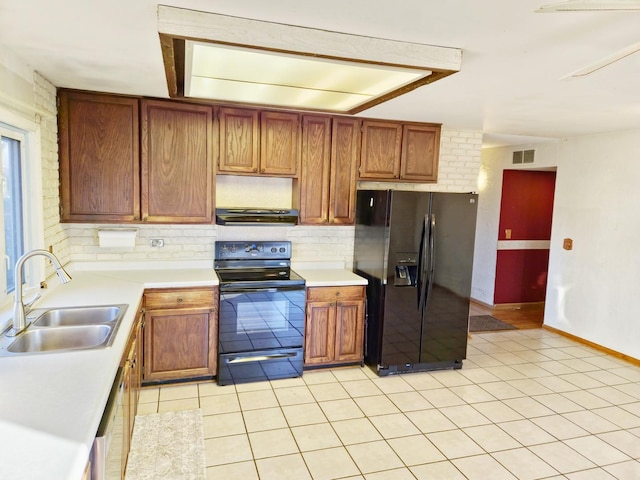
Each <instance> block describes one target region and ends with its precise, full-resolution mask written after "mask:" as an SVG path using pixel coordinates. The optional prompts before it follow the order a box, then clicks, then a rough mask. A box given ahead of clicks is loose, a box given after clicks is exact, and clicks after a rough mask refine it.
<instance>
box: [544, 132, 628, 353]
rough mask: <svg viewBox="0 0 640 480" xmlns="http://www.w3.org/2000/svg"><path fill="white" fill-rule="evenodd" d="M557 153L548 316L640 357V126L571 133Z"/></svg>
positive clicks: (568, 329)
mask: <svg viewBox="0 0 640 480" xmlns="http://www.w3.org/2000/svg"><path fill="white" fill-rule="evenodd" d="M558 158H559V162H558V163H559V166H558V173H557V177H556V197H555V205H554V219H553V228H552V232H551V245H552V248H551V252H550V257H549V278H548V285H547V303H546V308H545V323H546V324H548V325H550V326H552V327H555V328H558V329H560V330H563V331H566V332H569V333H571V334H573V335H576V336H578V337H581V338H584V339H586V340H589V341H592V342H594V343H597V344H599V345H602V346H605V347H608V348H611V349H613V350H615V351H618V352H621V353H624V354H627V355H630V356H632V357H634V358H638V359H640V321H638V312H639V311H640V295H639V294H638V288H639V287H640V257H639V255H638V246H639V245H640V188H639V183H638V180H639V179H640V130H633V131H626V132H617V133H610V134H602V135H593V136H586V137H580V138H574V139H570V140H567V141H565V142H562V143H561V144H560V145H559V149H558ZM566 237H568V238H572V239H573V250H571V251H567V250H563V249H562V240H563V238H566Z"/></svg>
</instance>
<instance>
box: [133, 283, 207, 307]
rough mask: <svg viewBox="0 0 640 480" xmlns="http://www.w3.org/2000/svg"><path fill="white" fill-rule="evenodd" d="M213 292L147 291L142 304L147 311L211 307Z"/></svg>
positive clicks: (200, 289) (205, 290)
mask: <svg viewBox="0 0 640 480" xmlns="http://www.w3.org/2000/svg"><path fill="white" fill-rule="evenodd" d="M214 291H215V290H214V289H212V288H189V289H179V288H172V289H166V290H165V289H158V290H147V291H145V293H144V303H145V307H146V308H147V309H148V310H159V309H165V308H193V307H209V306H211V307H212V306H214Z"/></svg>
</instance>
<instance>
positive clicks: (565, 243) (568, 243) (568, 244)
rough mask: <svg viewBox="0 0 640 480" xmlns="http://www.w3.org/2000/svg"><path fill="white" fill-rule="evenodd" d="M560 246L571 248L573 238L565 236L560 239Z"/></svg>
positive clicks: (566, 248)
mask: <svg viewBox="0 0 640 480" xmlns="http://www.w3.org/2000/svg"><path fill="white" fill-rule="evenodd" d="M562 248H564V249H565V250H573V240H571V239H570V238H565V239H564V240H563V241H562Z"/></svg>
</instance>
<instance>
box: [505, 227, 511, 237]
mask: <svg viewBox="0 0 640 480" xmlns="http://www.w3.org/2000/svg"><path fill="white" fill-rule="evenodd" d="M504 237H505V238H506V239H507V240H511V229H510V228H505V230H504Z"/></svg>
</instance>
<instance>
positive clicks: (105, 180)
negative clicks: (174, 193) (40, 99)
mask: <svg viewBox="0 0 640 480" xmlns="http://www.w3.org/2000/svg"><path fill="white" fill-rule="evenodd" d="M59 102H60V103H59V116H58V125H59V147H60V197H61V220H62V221H63V222H131V221H137V220H139V219H140V175H139V147H138V146H139V136H138V135H139V134H138V127H139V124H138V100H137V99H135V98H127V97H118V96H114V95H102V94H93V93H80V92H71V91H65V90H62V91H60V93H59Z"/></svg>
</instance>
